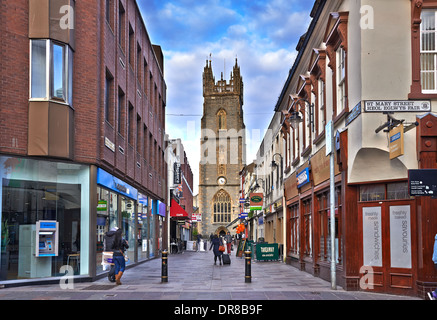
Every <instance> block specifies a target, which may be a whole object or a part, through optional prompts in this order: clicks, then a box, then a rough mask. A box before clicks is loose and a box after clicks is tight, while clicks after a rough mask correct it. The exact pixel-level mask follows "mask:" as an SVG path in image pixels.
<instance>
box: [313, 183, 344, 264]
mask: <svg viewBox="0 0 437 320" xmlns="http://www.w3.org/2000/svg"><path fill="white" fill-rule="evenodd" d="M330 197H331V196H330V192H329V191H328V192H324V193H321V194H319V195H318V196H317V201H318V214H319V216H318V218H319V222H320V225H319V229H318V230H317V234H318V235H319V238H320V248H319V252H318V253H316V254H317V256H318V257H319V259H320V261H330V260H331V205H330ZM341 210H342V207H341V189H340V188H339V187H337V188H336V189H335V243H334V245H335V252H336V257H335V260H336V263H338V264H340V263H341V262H342V258H341V257H342V245H341V228H340V226H341Z"/></svg>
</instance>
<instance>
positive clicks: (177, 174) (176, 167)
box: [173, 162, 182, 184]
mask: <svg viewBox="0 0 437 320" xmlns="http://www.w3.org/2000/svg"><path fill="white" fill-rule="evenodd" d="M173 172H174V175H173V184H180V183H181V182H182V179H181V177H182V172H181V164H180V163H177V162H175V163H174V164H173Z"/></svg>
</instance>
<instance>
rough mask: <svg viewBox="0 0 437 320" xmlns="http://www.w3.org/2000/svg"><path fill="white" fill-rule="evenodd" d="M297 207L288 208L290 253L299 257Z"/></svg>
mask: <svg viewBox="0 0 437 320" xmlns="http://www.w3.org/2000/svg"><path fill="white" fill-rule="evenodd" d="M299 252H300V250H299V205H294V206H292V207H290V253H291V254H292V255H294V256H297V255H299Z"/></svg>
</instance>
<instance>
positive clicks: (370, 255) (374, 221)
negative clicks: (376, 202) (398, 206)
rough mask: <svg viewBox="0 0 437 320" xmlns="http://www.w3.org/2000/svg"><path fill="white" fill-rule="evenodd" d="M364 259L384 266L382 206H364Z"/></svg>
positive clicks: (372, 265) (369, 263)
mask: <svg viewBox="0 0 437 320" xmlns="http://www.w3.org/2000/svg"><path fill="white" fill-rule="evenodd" d="M363 258H364V259H363V261H364V265H365V266H371V267H382V234H381V207H368V208H363Z"/></svg>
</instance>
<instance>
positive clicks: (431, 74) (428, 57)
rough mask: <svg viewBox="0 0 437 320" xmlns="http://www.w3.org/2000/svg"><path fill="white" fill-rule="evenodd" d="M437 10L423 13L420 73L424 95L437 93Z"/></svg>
mask: <svg viewBox="0 0 437 320" xmlns="http://www.w3.org/2000/svg"><path fill="white" fill-rule="evenodd" d="M436 14H437V11H436V10H423V11H422V24H421V25H420V35H421V36H420V40H421V41H420V73H421V84H422V92H423V93H437V87H436V83H437V81H436V76H437V72H436V57H437V49H436V28H435V21H436Z"/></svg>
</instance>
